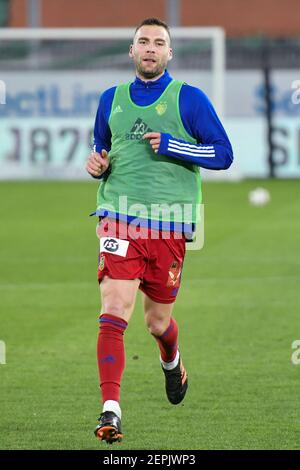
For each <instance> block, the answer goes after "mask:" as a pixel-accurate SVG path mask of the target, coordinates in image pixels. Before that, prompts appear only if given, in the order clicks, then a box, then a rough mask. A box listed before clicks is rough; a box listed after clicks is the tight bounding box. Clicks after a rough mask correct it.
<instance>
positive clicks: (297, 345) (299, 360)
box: [291, 339, 300, 366]
mask: <svg viewBox="0 0 300 470" xmlns="http://www.w3.org/2000/svg"><path fill="white" fill-rule="evenodd" d="M292 349H295V351H294V352H293V354H292V357H291V361H292V364H294V366H297V365H299V364H300V339H295V341H293V342H292Z"/></svg>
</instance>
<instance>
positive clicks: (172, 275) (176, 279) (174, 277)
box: [167, 260, 181, 287]
mask: <svg viewBox="0 0 300 470" xmlns="http://www.w3.org/2000/svg"><path fill="white" fill-rule="evenodd" d="M180 274H181V265H180V263H179V262H178V261H175V260H174V261H173V263H172V264H171V266H170V267H169V276H168V281H167V287H179V284H180Z"/></svg>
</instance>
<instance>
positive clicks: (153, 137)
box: [143, 132, 161, 153]
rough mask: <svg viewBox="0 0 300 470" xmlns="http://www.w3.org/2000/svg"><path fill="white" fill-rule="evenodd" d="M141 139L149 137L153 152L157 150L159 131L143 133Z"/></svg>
mask: <svg viewBox="0 0 300 470" xmlns="http://www.w3.org/2000/svg"><path fill="white" fill-rule="evenodd" d="M143 139H149V142H150V145H151V147H152V148H153V150H154V152H155V153H157V152H158V149H159V146H160V140H161V134H160V132H146V134H144V135H143Z"/></svg>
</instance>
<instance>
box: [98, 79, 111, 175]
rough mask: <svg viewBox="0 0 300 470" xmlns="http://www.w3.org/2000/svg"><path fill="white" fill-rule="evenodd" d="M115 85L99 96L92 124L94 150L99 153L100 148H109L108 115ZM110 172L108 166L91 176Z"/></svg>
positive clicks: (108, 149)
mask: <svg viewBox="0 0 300 470" xmlns="http://www.w3.org/2000/svg"><path fill="white" fill-rule="evenodd" d="M115 90H116V87H113V88H109V89H108V90H106V91H105V92H104V93H103V94H102V95H101V97H100V100H99V106H98V110H97V114H96V118H95V124H94V145H93V150H94V152H99V153H101V150H102V149H105V150H107V152H109V151H110V149H111V130H110V127H109V124H108V121H109V116H110V112H111V107H112V102H113V99H114V94H115ZM109 173H110V167H108V169H107V170H106V171H105V172H104V173H102V175H101V176H98V177H96V176H93V178H95V179H103V178H105V177H107V176H108V174H109Z"/></svg>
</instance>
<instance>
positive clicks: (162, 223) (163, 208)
mask: <svg viewBox="0 0 300 470" xmlns="http://www.w3.org/2000/svg"><path fill="white" fill-rule="evenodd" d="M102 213H103V216H101V217H100V221H99V224H98V226H97V228H96V232H97V236H98V237H99V238H101V237H103V236H109V237H115V238H122V239H126V238H128V237H129V238H134V239H152V240H153V239H159V238H162V239H164V240H168V239H171V238H174V239H175V240H179V239H182V238H184V239H185V240H186V241H187V242H189V243H187V249H191V250H201V248H203V246H204V205H203V204H190V203H183V204H180V203H174V204H167V203H160V204H157V203H156V204H151V206H150V207H149V206H148V207H147V206H146V205H145V204H142V203H135V204H131V205H128V200H127V196H120V197H119V200H118V206H117V207H114V206H113V205H111V204H109V205H106V207H105V211H104V212H103V210H102V211H101V214H102ZM116 214H118V216H116ZM123 214H124V215H123ZM125 214H128V215H125ZM116 219H117V220H118V221H119V223H118V224H117V223H116Z"/></svg>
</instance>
